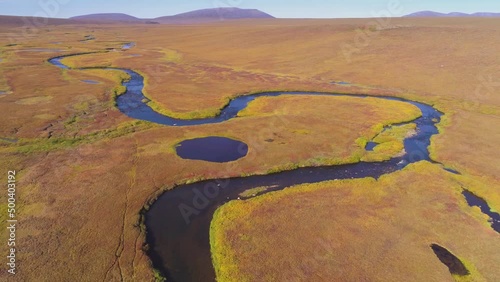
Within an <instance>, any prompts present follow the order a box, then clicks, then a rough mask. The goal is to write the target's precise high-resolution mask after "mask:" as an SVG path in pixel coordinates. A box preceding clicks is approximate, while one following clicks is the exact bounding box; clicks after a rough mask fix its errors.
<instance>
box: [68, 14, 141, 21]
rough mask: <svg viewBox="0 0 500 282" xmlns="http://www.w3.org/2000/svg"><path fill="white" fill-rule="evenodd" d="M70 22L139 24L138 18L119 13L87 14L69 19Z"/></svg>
mask: <svg viewBox="0 0 500 282" xmlns="http://www.w3.org/2000/svg"><path fill="white" fill-rule="evenodd" d="M70 19H71V20H84V21H119V22H139V21H142V20H141V19H139V18H136V17H133V16H130V15H127V14H120V13H103V14H89V15H82V16H76V17H71V18H70Z"/></svg>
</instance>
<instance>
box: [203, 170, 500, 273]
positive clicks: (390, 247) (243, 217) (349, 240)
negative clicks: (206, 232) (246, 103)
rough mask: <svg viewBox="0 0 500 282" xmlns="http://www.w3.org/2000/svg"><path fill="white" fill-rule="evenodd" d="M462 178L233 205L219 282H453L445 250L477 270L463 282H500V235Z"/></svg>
mask: <svg viewBox="0 0 500 282" xmlns="http://www.w3.org/2000/svg"><path fill="white" fill-rule="evenodd" d="M423 178H425V181H422V179H423ZM455 178H456V177H454V176H453V175H452V174H449V173H446V172H445V171H444V170H442V169H441V168H440V167H439V166H437V165H432V164H429V163H427V162H421V163H417V164H412V165H410V166H409V167H408V168H406V169H405V170H403V171H400V172H396V173H393V174H390V175H387V176H383V177H382V178H380V179H379V180H378V181H377V180H374V179H372V178H366V179H360V180H342V181H330V182H323V183H319V184H305V185H300V186H297V187H290V188H286V189H285V190H283V191H279V192H271V193H269V194H266V195H264V196H260V197H257V198H254V199H251V200H245V201H238V200H236V201H232V202H230V203H228V204H226V205H224V206H222V207H221V208H219V209H218V210H217V211H216V213H215V216H214V219H213V221H212V224H211V230H210V236H211V237H210V239H211V246H212V254H213V255H212V257H213V260H214V265H215V269H216V273H217V280H218V281H257V280H259V281H452V276H451V275H450V273H449V270H448V269H447V267H446V266H444V265H443V264H442V263H441V262H440V261H439V260H438V258H437V257H436V255H435V254H434V253H433V251H432V250H431V248H430V245H431V244H433V243H437V244H440V245H442V246H444V247H446V248H448V249H449V250H450V251H451V252H453V253H454V254H455V255H457V256H458V257H459V258H460V259H461V260H462V261H463V262H464V263H465V265H466V267H467V268H468V269H469V271H470V273H471V275H469V276H466V277H456V279H457V281H497V280H499V279H500V273H499V272H498V271H497V265H498V264H499V263H500V257H499V256H498V249H499V248H500V239H499V238H498V234H497V233H496V232H495V231H494V230H492V229H491V227H489V226H488V225H487V224H486V222H485V218H484V216H483V215H482V214H481V212H480V211H479V209H478V208H470V207H469V206H468V205H467V203H466V202H465V199H464V198H463V197H462V195H461V191H462V188H461V186H460V185H459V184H458V183H457V179H455Z"/></svg>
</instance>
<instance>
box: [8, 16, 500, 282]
mask: <svg viewBox="0 0 500 282" xmlns="http://www.w3.org/2000/svg"><path fill="white" fill-rule="evenodd" d="M367 22H368V20H272V21H268V20H264V21H239V22H231V23H216V24H211V25H194V26H165V25H158V26H149V25H148V26H145V25H139V26H133V25H127V26H120V25H109V26H105V25H101V26H99V25H92V26H90V25H82V26H65V25H60V26H48V27H47V28H45V29H39V30H38V33H34V34H33V35H30V36H28V37H19V38H16V39H15V40H14V41H15V42H12V43H15V44H16V45H11V44H10V40H9V38H8V34H9V33H19V32H20V31H21V30H20V28H17V27H12V26H8V25H4V26H0V42H2V43H1V44H0V45H1V46H0V51H1V53H0V57H1V58H2V61H1V62H0V91H4V90H6V91H7V95H0V111H1V112H2V113H3V114H2V116H1V117H0V124H1V126H0V137H1V138H7V141H5V140H4V139H2V140H0V152H1V154H2V158H0V168H1V171H7V170H9V169H16V170H18V172H19V176H18V181H19V183H18V185H19V187H21V188H20V189H19V191H18V201H19V204H20V206H19V218H20V219H22V228H20V229H19V231H18V239H19V244H20V246H22V248H23V252H20V253H19V259H20V261H21V262H23V263H22V264H20V269H19V276H18V277H17V278H19V279H21V280H34V279H37V280H40V279H52V280H54V281H57V280H67V279H70V278H73V277H85V278H88V279H89V280H96V279H97V280H99V279H100V280H103V279H104V280H116V279H120V278H121V277H125V278H130V279H133V280H148V279H151V278H152V275H153V274H152V273H153V271H152V270H151V266H150V264H149V260H148V258H147V257H146V256H145V254H144V252H143V251H142V245H143V243H144V230H143V229H141V228H140V225H139V224H138V222H139V215H138V214H139V211H140V210H141V208H142V207H143V206H145V205H146V204H148V203H149V202H150V200H151V199H154V198H155V197H156V196H157V195H159V193H160V192H161V191H163V190H165V189H169V188H171V187H172V186H173V185H174V184H176V183H177V184H180V183H185V182H188V181H192V180H194V179H203V178H215V177H228V176H238V175H248V174H256V173H267V172H270V171H279V170H282V169H287V168H288V169H289V168H293V167H297V166H299V165H320V164H328V163H330V164H335V163H343V162H353V161H357V160H359V159H360V158H362V157H363V156H365V152H364V150H362V147H363V145H364V144H366V142H367V141H368V140H370V139H371V138H373V137H374V136H375V135H376V134H377V133H378V132H377V131H376V130H375V129H381V128H380V126H382V125H383V124H386V123H388V122H389V121H392V120H397V121H400V120H408V119H411V118H412V117H414V116H413V115H414V113H413V110H412V109H411V108H408V107H407V106H405V105H404V104H400V103H392V102H391V103H388V102H382V101H372V100H370V99H366V101H362V100H359V99H358V100H356V99H347V98H344V99H340V98H327V97H311V98H309V97H281V98H269V99H261V100H260V101H259V100H257V101H255V102H254V103H253V104H252V105H251V107H250V108H249V109H248V111H246V113H242V115H244V116H242V117H239V118H237V119H235V120H232V121H229V122H227V123H224V124H215V125H203V126H197V127H189V128H169V127H163V126H158V125H153V124H150V123H146V122H138V121H135V120H132V119H130V118H128V117H126V116H124V115H123V114H121V113H120V112H119V111H118V110H117V109H116V108H115V107H114V96H115V95H116V94H117V93H120V91H123V89H121V88H120V87H119V81H121V80H122V79H124V77H123V74H120V73H118V72H104V71H101V70H83V71H79V70H61V69H58V68H56V67H54V66H52V65H50V64H49V63H48V62H47V59H49V58H50V57H53V56H58V55H63V54H71V53H81V52H95V51H102V50H105V49H107V48H110V52H109V53H106V54H103V53H99V54H94V55H85V56H82V57H74V58H67V59H66V62H67V63H69V64H72V65H74V66H75V67H89V66H112V67H123V68H131V69H134V70H136V71H138V72H140V73H141V74H143V75H144V77H145V83H146V87H145V95H147V97H149V98H150V99H151V100H152V102H151V105H152V107H154V108H156V109H159V110H160V111H161V112H164V113H169V114H172V115H173V116H177V117H185V118H192V117H201V116H213V115H214V114H216V113H217V112H218V111H219V110H220V108H221V107H223V106H224V105H225V104H226V103H227V102H228V100H229V99H230V98H233V97H236V96H238V95H245V94H249V93H255V92H259V91H274V90H277V91H284V90H295V91H327V92H343V93H366V94H372V95H393V96H401V97H406V98H411V99H415V100H419V101H422V102H426V103H429V104H434V105H435V106H436V107H438V108H439V109H440V110H442V111H443V112H444V113H445V116H444V118H443V122H442V123H441V126H440V130H441V131H442V134H441V135H439V136H438V137H436V138H433V140H432V141H433V142H432V145H431V151H432V155H433V157H434V158H435V159H436V160H437V161H440V162H443V163H445V164H446V165H447V166H449V167H452V168H455V169H458V170H460V171H461V172H462V173H464V175H463V176H460V177H456V181H458V183H460V185H461V186H464V187H467V188H468V189H470V190H471V191H473V192H474V193H476V194H478V195H479V196H481V197H483V198H485V199H486V200H487V201H488V202H489V203H490V205H491V206H492V207H493V208H495V209H496V210H497V211H498V210H500V193H499V189H500V188H499V187H500V185H499V183H500V181H499V178H498V175H500V170H499V169H500V163H499V162H500V161H499V158H498V153H497V149H496V142H497V141H498V139H499V134H500V131H499V130H500V129H499V128H500V127H499V126H498V119H499V117H498V116H499V114H500V111H499V106H500V98H499V96H498V95H496V93H497V92H498V89H497V88H495V86H494V85H495V84H494V83H492V82H491V81H492V80H493V82H494V79H495V74H497V73H499V66H500V61H499V60H500V58H499V57H498V51H499V50H498V46H500V42H499V40H500V34H499V33H500V31H499V30H498V28H497V27H498V26H499V20H498V19H433V20H418V19H394V20H392V22H391V26H394V27H398V28H392V29H385V30H383V31H381V32H380V33H379V34H377V35H376V36H371V37H370V40H369V42H368V43H369V44H368V45H367V46H361V47H359V46H357V47H356V46H355V47H356V48H355V49H354V50H356V52H354V53H353V54H352V56H351V60H346V57H345V56H344V52H343V51H344V50H345V49H343V47H342V46H345V45H344V44H350V45H351V46H353V44H355V40H356V34H358V32H359V30H360V28H361V29H362V30H365V29H363V26H364V25H366V23H367ZM85 35H92V36H94V37H95V38H96V39H95V40H92V41H86V42H81V41H80V40H83V39H84V36H85ZM131 41H134V42H136V43H137V45H136V47H134V48H132V49H130V50H127V51H120V50H119V49H120V46H121V45H122V44H123V43H126V42H131ZM57 43H59V44H57ZM358 47H359V48H358ZM35 48H44V49H51V50H46V51H44V52H40V51H33V49H35ZM85 79H92V80H97V81H99V82H100V84H96V85H90V84H86V83H83V82H81V80H85ZM332 81H347V82H352V83H354V85H349V86H340V85H334V84H331V82H332ZM207 135H223V136H228V137H232V138H236V139H239V140H242V141H245V142H247V143H248V144H249V145H250V152H249V155H248V157H247V158H244V159H242V160H240V161H238V162H234V163H228V164H217V165H213V164H208V163H204V162H193V161H186V160H182V159H180V158H178V157H176V156H175V154H174V150H173V147H174V146H175V144H177V143H178V142H179V141H181V140H184V139H189V138H195V137H200V136H207ZM10 139H18V140H19V141H18V142H17V143H12V142H10V141H8V140H10ZM270 140H272V141H270ZM399 176H401V177H399ZM388 177H389V176H388ZM390 177H391V178H393V179H394V181H398V183H400V186H401V187H403V186H408V185H412V187H413V186H418V183H417V182H418V181H421V180H424V183H426V184H427V183H429V182H430V181H428V179H434V178H439V177H444V176H440V174H439V172H437V171H434V170H431V172H429V171H419V170H418V171H415V172H412V177H402V174H396V176H390ZM446 177H448V176H446ZM439 183H442V184H443V185H442V186H440V187H439V188H438V187H434V186H432V185H430V184H429V186H428V187H431V188H432V187H434V188H435V189H434V190H432V191H436V192H439V193H440V194H437V195H444V196H449V195H450V193H456V190H455V188H456V185H455V184H454V185H455V186H453V185H451V186H450V185H447V184H448V182H447V181H444V180H443V182H439ZM364 184H366V186H367V187H366V189H358V190H356V191H357V192H356V193H358V194H359V195H358V198H356V199H362V198H363V196H364V193H366V195H365V196H366V197H369V196H370V193H372V192H370V187H373V188H377V189H379V190H380V189H381V188H380V185H379V184H377V183H375V182H364ZM445 184H446V185H445ZM457 185H458V184H457ZM346 187H347V186H346ZM425 187H427V186H425ZM425 187H423V188H421V189H424V190H425V189H426V188H425ZM345 190H346V191H347V190H349V189H347V188H346V189H345ZM389 191H393V190H390V189H389ZM419 191H420V190H419ZM453 191H455V192H453ZM346 193H347V192H346ZM405 193H408V195H401V193H399V194H397V193H396V194H395V195H394V197H396V198H397V197H400V198H399V200H400V201H401V203H403V202H404V201H405V200H406V199H414V200H415V201H417V200H419V199H420V200H421V199H423V198H421V197H420V196H419V194H415V195H413V193H411V191H409V190H405ZM426 193H427V192H426ZM304 195H306V194H304ZM403 196H404V197H403ZM0 197H1V199H0V200H1V201H4V200H5V195H1V196H0ZM305 197H306V196H305ZM405 197H406V198H405ZM306 198H307V197H306ZM456 198H457V199H458V196H457V197H456ZM433 199H434V200H433V201H434V203H436V205H438V204H439V203H441V201H444V202H445V203H446V201H447V200H449V199H448V198H446V197H445V198H443V199H441V198H440V197H438V196H436V197H434V198H433ZM311 201H312V200H311ZM417 202H418V201H417ZM321 204H322V202H321V201H320V202H318V205H321ZM386 204H387V205H389V204H390V202H389V203H386ZM410 204H411V205H410V206H417V205H416V204H414V203H410ZM358 205H359V208H360V209H362V208H363V202H359V203H358V202H355V204H354V206H353V207H357V206H358ZM366 205H368V203H366ZM441 205H442V204H441ZM368 206H369V205H368ZM372 206H373V207H378V206H377V205H372ZM424 206H425V205H424ZM394 209H396V210H397V212H398V213H399V212H401V216H404V215H406V214H408V213H409V212H410V211H409V210H408V209H406V207H405V205H399V206H396V207H395V208H394ZM422 210H423V209H422ZM341 211H342V210H339V212H341ZM0 212H1V211H0ZM348 213H349V210H348V211H345V212H344V215H346V214H348ZM351 213H353V211H351ZM287 214H288V215H289V216H295V217H297V219H298V220H304V218H302V219H300V218H298V214H296V213H294V212H293V211H290V213H287ZM446 214H447V215H450V216H453V218H454V217H457V216H462V219H463V220H466V221H471V222H472V220H476V219H477V218H476V217H471V216H470V214H471V213H470V212H468V210H467V207H465V206H461V210H458V209H452V210H451V211H450V212H448V213H446ZM1 215H2V216H5V214H4V213H3V212H2V214H1ZM373 216H382V215H381V214H380V212H376V213H374V215H373ZM415 218H417V219H415ZM415 218H412V220H413V221H417V223H415V224H416V226H418V227H422V226H425V224H428V222H427V221H424V220H422V222H419V220H418V219H419V218H426V217H425V216H423V215H422V214H418V217H415ZM2 219H3V217H2ZM444 219H447V218H443V220H444ZM346 220H347V219H346ZM297 222H299V223H301V221H297ZM473 222H477V221H473ZM306 223H307V222H304V224H306ZM483 223H484V220H483ZM443 224H444V223H443ZM474 224H478V223H474ZM483 225H484V224H483ZM347 226H348V225H345V226H344V227H347ZM471 226H473V225H471ZM284 227H286V226H283V228H284ZM406 227H407V225H404V224H400V225H394V226H393V227H392V228H393V230H394V232H393V233H400V232H410V231H405V230H407V229H405V228H406ZM459 227H460V228H462V227H463V226H462V224H460V225H459ZM478 230H479V231H474V232H475V233H466V234H462V235H461V236H469V235H468V234H474V235H477V236H479V237H480V239H481V238H485V236H486V237H487V236H490V233H488V232H487V231H484V232H482V233H481V232H480V231H481V230H482V229H478ZM220 231H221V232H224V229H220ZM382 231H383V230H380V232H382ZM465 231H467V230H465ZM248 232H249V233H250V232H260V231H259V230H258V229H255V230H248ZM448 232H450V233H447V234H444V233H445V232H443V234H441V233H440V236H442V237H440V238H448V237H446V236H451V235H450V234H459V233H458V232H455V231H454V230H452V229H451V228H450V229H449V230H448ZM471 232H472V231H471ZM476 233H477V234H476ZM479 233H480V234H479ZM346 234H348V233H346ZM380 234H383V233H380ZM408 234H409V235H408V236H410V235H411V234H410V233H408ZM416 234H419V235H421V234H420V233H416ZM5 236H6V233H5V231H2V233H1V237H2V238H5ZM470 236H472V235H470ZM481 236H483V237H481ZM414 237H415V238H414ZM414 237H411V239H412V240H410V239H408V240H407V241H405V242H408V243H411V242H423V241H421V240H423V239H422V238H421V237H419V236H418V235H414ZM349 238H351V237H349ZM366 238H367V237H363V236H360V237H359V242H360V243H359V244H360V246H361V247H362V246H365V245H366V244H368V242H370V241H369V240H366ZM300 239H301V240H302V239H303V238H300ZM413 239H414V240H413ZM290 240H291V239H290ZM481 240H483V239H481ZM481 240H479V239H478V240H477V242H478V243H477V244H478V245H477V248H478V250H480V249H482V248H483V245H482V241H481ZM304 241H306V240H304ZM346 241H347V239H346ZM473 242H475V241H471V244H472V243H473ZM229 243H230V242H229ZM290 243H291V244H290V245H288V246H293V242H290ZM445 243H446V242H445ZM348 246H351V245H350V244H346V247H348ZM404 246H407V245H404ZM467 246H468V245H467ZM233 247H234V246H233ZM351 247H353V248H357V247H356V246H351ZM361 247H360V248H361ZM4 248H5V246H0V250H4ZM401 248H403V246H401ZM450 248H451V249H452V251H454V252H455V253H457V254H458V255H459V256H461V257H463V258H464V259H465V260H468V261H470V262H471V263H472V264H474V265H475V267H477V269H478V271H479V272H480V273H481V274H483V275H485V277H489V276H488V275H490V274H489V272H488V271H489V270H488V269H487V267H488V265H489V264H488V263H485V264H483V263H482V261H479V260H478V259H476V258H475V257H474V254H473V253H471V252H469V251H467V249H465V250H462V251H461V250H460V249H458V248H461V246H460V245H458V244H454V245H453V246H451V247H450ZM462 248H469V247H463V246H462ZM471 248H472V247H471ZM227 249H229V248H227ZM491 249H493V248H491ZM411 250H416V251H418V250H421V251H423V250H424V249H418V248H417V247H415V248H411ZM425 250H426V255H425V259H424V261H425V262H426V263H429V267H431V268H429V269H434V270H436V268H439V267H441V268H440V269H439V273H440V274H439V275H443V277H444V275H445V269H443V268H442V266H440V265H439V263H435V264H434V263H433V264H432V266H430V262H431V257H429V256H428V254H427V249H425ZM232 251H234V252H239V251H241V250H239V249H238V248H236V247H234V250H232ZM290 251H291V250H289V249H287V248H284V249H283V252H284V253H287V252H290ZM277 253H279V252H277ZM304 254H305V255H307V254H308V253H307V252H306V253H304ZM304 254H303V255H304ZM216 255H217V254H216ZM48 258H50V260H49V259H48ZM366 258H367V260H364V261H362V262H363V263H367V262H368V261H370V260H371V259H373V257H372V256H366ZM26 262H29V263H26ZM402 263H403V262H402ZM61 265H65V266H66V267H65V268H63V269H61V268H60V266H61ZM405 265H406V264H405ZM242 267H243V265H242V266H240V268H242ZM395 267H397V265H396V266H395ZM53 269H58V271H53ZM405 269H407V270H408V271H407V272H406V273H407V274H408V275H411V274H413V273H412V270H413V268H405ZM346 271H347V272H348V273H353V271H355V269H351V268H347V269H346ZM377 271H382V269H379V270H377ZM436 271H437V270H436ZM403 272H404V269H402V270H401V273H400V274H401V275H403ZM374 273H378V272H374ZM326 274H328V273H325V275H326ZM4 275H5V274H4V273H2V274H0V277H1V278H5V276H4ZM422 275H427V274H422Z"/></svg>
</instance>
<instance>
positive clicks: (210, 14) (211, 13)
mask: <svg viewBox="0 0 500 282" xmlns="http://www.w3.org/2000/svg"><path fill="white" fill-rule="evenodd" d="M272 18H274V17H273V16H271V15H269V14H266V13H264V12H262V11H259V10H257V9H240V8H214V9H203V10H196V11H191V12H187V13H182V14H177V15H173V16H165V17H159V18H154V19H140V18H136V17H133V16H130V15H127V14H119V13H107V14H90V15H82V16H77V17H72V18H70V19H71V20H79V21H106V22H111V21H112V22H116V21H118V22H144V23H191V22H194V23H197V22H213V21H220V20H236V19H272Z"/></svg>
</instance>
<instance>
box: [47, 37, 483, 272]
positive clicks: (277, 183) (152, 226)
mask: <svg viewBox="0 0 500 282" xmlns="http://www.w3.org/2000/svg"><path fill="white" fill-rule="evenodd" d="M125 47H127V48H131V47H133V45H132V44H130V43H129V44H127V45H126V46H125ZM87 54H91V53H82V54H72V55H66V56H61V57H56V58H51V59H49V62H50V63H52V64H54V65H55V66H58V67H60V68H65V69H69V68H70V67H68V66H67V65H65V64H64V63H63V62H62V59H64V58H65V57H68V56H78V55H87ZM86 69H89V68H88V67H86ZM107 69H109V70H120V71H123V72H126V73H127V74H129V75H130V77H131V78H130V80H129V81H126V82H123V85H124V86H125V87H126V92H125V93H124V94H122V95H120V96H118V97H117V99H116V104H117V107H118V109H120V111H121V112H122V113H124V114H125V115H127V116H129V117H131V118H134V119H139V120H145V121H150V122H154V123H158V124H162V125H166V126H196V125H201V124H210V123H222V122H225V121H227V120H230V119H233V118H236V117H237V115H238V113H239V112H240V111H241V110H243V109H245V108H246V107H247V106H248V104H249V103H250V102H251V101H253V100H255V99H256V98H259V97H277V96H283V95H315V96H347V97H353V98H359V99H362V98H365V97H374V98H377V99H381V100H396V101H400V102H404V103H409V104H412V105H414V106H416V107H418V108H419V109H420V111H421V112H422V115H421V117H419V118H417V119H415V120H413V121H411V123H415V124H416V125H417V127H416V132H417V133H416V134H415V135H413V136H411V137H408V138H406V139H405V140H404V147H405V152H406V153H405V154H404V155H403V156H398V157H395V158H393V159H391V160H389V161H385V162H378V163H368V162H360V163H356V164H346V165H337V166H323V167H308V168H299V169H295V170H291V171H284V172H280V173H275V174H268V175H259V176H250V177H239V178H230V179H215V180H208V181H201V182H197V183H192V184H186V185H181V186H178V187H174V189H172V190H169V191H167V192H165V193H164V194H163V195H161V196H160V197H159V198H158V199H157V200H156V202H155V203H154V204H153V205H152V206H151V208H150V209H149V210H148V211H144V212H145V224H146V228H147V244H148V245H149V250H148V254H149V256H150V258H151V260H152V262H153V265H154V267H155V268H156V269H158V270H160V271H161V272H162V274H163V275H165V276H166V277H167V280H168V281H215V272H214V269H213V266H212V259H211V253H210V242H209V228H210V222H211V220H212V217H213V214H214V212H215V210H216V209H217V208H218V207H219V206H221V205H224V204H225V203H227V202H229V201H233V200H240V194H241V193H242V192H244V191H247V190H249V189H252V188H255V187H263V186H266V187H271V188H269V189H268V190H266V191H263V192H260V193H256V194H255V195H252V196H251V197H254V196H259V195H261V194H263V193H268V192H270V191H277V190H281V189H284V188H286V187H290V186H294V185H298V184H304V183H316V182H321V181H326V180H334V179H351V178H364V177H374V178H379V177H380V176H382V175H384V174H388V173H391V172H394V171H397V170H400V169H402V168H404V167H405V166H407V165H408V164H411V163H414V162H417V161H421V160H427V161H430V162H433V161H432V160H431V159H430V157H429V151H428V149H427V148H428V146H429V145H430V138H431V137H432V136H433V135H435V134H438V130H437V127H436V125H437V124H438V123H439V122H440V119H441V116H442V113H441V112H439V111H438V110H436V109H435V108H433V107H432V106H430V105H427V104H424V103H419V102H416V101H410V100H406V99H402V98H396V97H382V96H369V95H356V94H335V93H318V92H263V93H258V94H253V95H247V96H240V97H237V98H235V99H233V100H231V101H230V103H229V104H228V105H227V106H225V107H224V108H223V109H222V110H221V112H220V114H219V115H217V116H216V117H211V118H205V119H195V120H183V119H175V118H172V117H168V116H165V115H162V114H160V113H158V112H156V111H154V110H153V109H152V108H151V107H150V106H149V105H148V104H147V103H145V101H147V98H146V97H145V96H144V94H143V92H142V91H143V88H144V78H143V77H142V76H141V75H140V74H139V73H137V72H135V71H133V70H130V69H123V68H107ZM468 197H473V195H468Z"/></svg>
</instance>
